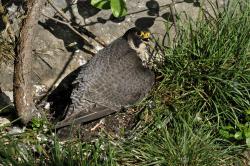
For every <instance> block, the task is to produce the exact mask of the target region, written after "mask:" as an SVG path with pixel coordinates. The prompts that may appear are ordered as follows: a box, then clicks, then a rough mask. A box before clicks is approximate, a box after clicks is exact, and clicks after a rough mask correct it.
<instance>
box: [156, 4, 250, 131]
mask: <svg viewBox="0 0 250 166" xmlns="http://www.w3.org/2000/svg"><path fill="white" fill-rule="evenodd" d="M244 2H245V8H244V10H240V9H239V7H240V5H239V3H233V4H231V5H230V6H229V8H228V9H225V10H224V11H222V12H219V14H215V16H214V17H212V16H211V17H209V18H207V19H201V20H199V21H197V22H193V23H190V24H189V26H183V27H179V29H180V31H179V36H178V38H177V43H176V46H175V47H174V48H173V49H165V59H166V62H165V64H164V67H163V68H161V69H160V73H161V74H162V75H163V76H164V79H163V81H162V82H161V83H160V85H159V88H158V91H157V92H156V93H161V94H162V95H165V96H167V97H168V98H170V99H171V104H172V105H173V106H174V107H176V109H178V111H180V112H181V111H182V112H186V111H192V112H202V114H203V116H204V117H203V118H205V117H208V118H209V119H212V120H214V121H216V122H217V125H218V127H219V126H222V125H225V123H235V122H237V121H239V118H238V117H239V116H240V115H241V114H242V113H243V112H244V111H246V110H248V109H249V108H250V51H249V50H250V40H249V38H250V17H249V16H250V6H249V4H248V3H247V2H246V1H244ZM204 15H205V14H204ZM204 17H205V16H204Z"/></svg>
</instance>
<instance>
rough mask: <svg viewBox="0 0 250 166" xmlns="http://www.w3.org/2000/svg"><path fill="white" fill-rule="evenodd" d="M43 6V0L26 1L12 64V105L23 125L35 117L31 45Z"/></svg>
mask: <svg viewBox="0 0 250 166" xmlns="http://www.w3.org/2000/svg"><path fill="white" fill-rule="evenodd" d="M43 4H44V0H30V1H27V7H28V9H27V10H28V11H27V16H26V19H25V20H24V23H23V26H22V29H21V32H20V39H19V43H18V46H17V55H16V58H15V62H14V78H13V90H14V103H15V107H16V110H17V113H18V115H19V116H20V118H21V121H22V122H23V123H24V124H26V123H28V122H29V121H30V120H31V119H32V117H33V116H34V115H36V107H35V104H34V102H33V96H32V89H33V86H32V83H31V80H32V78H31V73H32V72H31V71H32V44H33V41H34V38H35V37H34V35H35V34H36V33H35V26H36V25H37V21H38V18H39V16H40V11H41V8H42V6H43Z"/></svg>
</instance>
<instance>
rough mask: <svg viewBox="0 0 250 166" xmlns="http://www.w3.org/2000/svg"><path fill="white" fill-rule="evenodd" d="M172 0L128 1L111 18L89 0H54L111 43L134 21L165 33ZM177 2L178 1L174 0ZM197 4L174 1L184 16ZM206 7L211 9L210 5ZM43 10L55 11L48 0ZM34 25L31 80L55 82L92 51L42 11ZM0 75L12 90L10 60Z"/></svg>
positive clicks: (15, 10)
mask: <svg viewBox="0 0 250 166" xmlns="http://www.w3.org/2000/svg"><path fill="white" fill-rule="evenodd" d="M171 2H172V1H171V0H158V1H156V0H147V1H145V0H134V1H127V8H128V15H127V16H126V17H123V18H114V17H112V15H111V11H110V10H99V9H96V8H94V7H92V6H91V5H90V4H89V1H88V0H79V1H78V3H77V4H74V5H73V6H72V8H67V5H68V4H69V1H68V0H54V1H53V3H54V4H55V6H57V7H58V9H61V10H63V11H65V15H66V16H67V17H68V18H70V17H71V18H75V19H76V22H80V23H81V24H84V28H86V29H87V30H90V31H91V32H92V33H93V35H95V36H98V37H99V38H100V39H101V40H103V41H105V42H106V43H110V42H111V41H113V40H114V39H116V38H118V37H119V36H121V35H122V34H123V33H124V32H125V31H126V30H127V29H129V28H130V27H133V26H135V25H136V26H139V27H147V28H149V29H150V30H151V31H152V32H153V34H154V35H155V36H156V37H159V38H162V37H163V36H164V35H165V33H166V31H165V22H168V23H170V24H171V22H173V19H172V16H171V12H170V8H169V6H168V4H170V3H171ZM176 2H179V1H178V0H176ZM219 2H220V4H222V5H223V4H225V2H226V0H219ZM17 5H20V4H17V3H12V4H10V5H9V6H8V11H9V15H10V16H11V17H10V19H11V22H13V24H12V26H13V29H14V32H15V33H16V34H18V32H19V30H20V22H21V20H20V16H21V15H22V14H23V13H24V10H23V9H22V7H20V6H19V7H17ZM198 6H199V2H198V1H193V0H184V1H181V3H177V4H176V6H175V7H176V10H177V13H182V14H180V15H181V16H183V18H184V12H185V13H186V14H187V15H188V16H191V17H192V18H194V19H195V18H196V17H197V16H198V11H199V8H198ZM209 10H211V9H210V8H209ZM43 13H44V14H46V15H48V16H50V17H53V16H54V14H55V13H56V12H55V10H54V9H53V8H52V7H51V6H50V5H49V4H47V5H46V6H45V7H44V9H43ZM57 15H58V14H57ZM72 16H73V17H72ZM36 28H37V29H36V32H37V33H36V38H35V40H34V42H33V50H34V57H33V62H34V63H33V64H32V65H33V69H34V70H33V73H32V75H33V77H32V78H33V79H32V81H33V84H35V85H44V86H45V88H46V89H48V88H50V87H51V86H55V85H57V84H58V83H59V82H60V80H61V79H62V78H63V77H65V76H66V75H67V74H68V73H70V72H71V71H73V70H74V69H76V68H77V67H79V66H80V65H82V64H84V63H86V62H87V61H88V59H90V58H91V55H90V54H88V53H86V52H87V51H86V50H85V49H86V48H85V45H84V43H83V41H82V39H81V38H80V37H79V36H77V35H76V34H75V33H73V32H72V31H71V30H70V29H69V28H68V27H66V26H65V25H62V24H60V23H56V22H54V21H53V20H51V19H48V18H45V17H44V16H42V15H41V18H40V19H39V20H38V24H37V27H36ZM166 42H167V39H166ZM166 42H165V44H166V45H167V44H168V43H166ZM92 43H93V44H94V45H95V46H96V50H99V49H100V48H101V46H100V45H98V44H97V43H95V42H92ZM83 47H84V48H83ZM92 51H93V50H92ZM0 76H1V78H0V86H1V87H2V89H3V90H5V91H12V87H13V84H12V81H13V79H12V77H13V64H8V65H7V64H3V65H1V66H0ZM34 91H35V89H34Z"/></svg>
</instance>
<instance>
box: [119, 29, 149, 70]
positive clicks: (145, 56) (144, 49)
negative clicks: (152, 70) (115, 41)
mask: <svg viewBox="0 0 250 166" xmlns="http://www.w3.org/2000/svg"><path fill="white" fill-rule="evenodd" d="M123 38H125V39H126V40H127V41H128V44H129V45H130V47H131V48H132V49H134V50H135V51H136V52H137V54H138V56H139V57H140V59H141V60H142V64H143V66H145V67H148V63H149V59H150V54H149V51H148V50H149V40H150V32H149V30H142V29H138V28H135V27H134V28H131V29H129V30H128V31H127V32H126V33H125V34H124V35H123Z"/></svg>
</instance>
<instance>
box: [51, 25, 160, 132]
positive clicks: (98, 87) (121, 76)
mask: <svg viewBox="0 0 250 166" xmlns="http://www.w3.org/2000/svg"><path fill="white" fill-rule="evenodd" d="M149 37H150V33H149V31H144V30H139V29H137V28H131V29H129V30H128V31H127V32H126V33H125V34H124V35H123V36H121V37H120V38H118V39H116V40H114V41H113V42H112V43H110V44H109V45H108V46H107V47H105V48H103V49H102V50H100V51H99V52H98V53H97V54H96V55H95V56H94V57H93V58H92V59H91V60H90V61H89V62H88V63H87V64H85V65H83V66H81V67H80V69H78V70H79V72H78V75H77V76H76V78H75V80H74V81H73V90H72V93H71V96H70V99H71V103H70V105H69V107H68V108H67V113H66V116H65V119H64V120H62V121H60V122H58V123H57V124H56V127H55V128H56V129H57V130H58V135H59V136H60V135H65V134H66V135H67V134H68V132H69V130H68V129H69V128H70V126H72V125H74V124H79V123H87V122H90V121H93V120H96V119H100V118H102V117H104V116H107V115H109V114H112V113H114V112H117V111H119V110H121V109H122V108H124V107H128V106H131V105H133V104H135V103H136V102H138V101H140V100H142V99H143V98H144V97H145V95H146V94H147V93H148V92H149V91H150V90H151V88H152V86H153V84H154V81H155V75H154V72H153V71H151V69H150V68H149V66H148V61H149V57H150V56H149V54H148V52H147V47H148V42H149ZM65 129H67V130H65Z"/></svg>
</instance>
